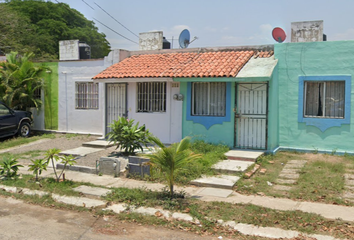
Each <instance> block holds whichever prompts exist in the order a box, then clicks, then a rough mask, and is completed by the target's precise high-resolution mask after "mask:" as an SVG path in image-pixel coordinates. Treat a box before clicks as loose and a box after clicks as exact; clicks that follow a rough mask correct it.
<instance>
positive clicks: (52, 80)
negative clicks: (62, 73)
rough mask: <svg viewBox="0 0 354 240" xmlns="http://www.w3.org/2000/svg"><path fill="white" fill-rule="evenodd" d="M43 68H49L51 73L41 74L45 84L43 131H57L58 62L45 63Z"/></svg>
mask: <svg viewBox="0 0 354 240" xmlns="http://www.w3.org/2000/svg"><path fill="white" fill-rule="evenodd" d="M43 65H44V66H46V67H49V68H50V69H51V72H50V73H48V72H45V73H43V75H42V77H43V79H44V82H45V86H46V88H45V92H44V125H45V129H48V130H57V129H58V62H46V63H43Z"/></svg>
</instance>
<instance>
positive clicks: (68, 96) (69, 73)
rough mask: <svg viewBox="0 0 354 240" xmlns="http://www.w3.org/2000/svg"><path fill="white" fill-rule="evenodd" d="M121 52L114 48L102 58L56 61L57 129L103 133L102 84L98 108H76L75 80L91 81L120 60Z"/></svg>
mask: <svg viewBox="0 0 354 240" xmlns="http://www.w3.org/2000/svg"><path fill="white" fill-rule="evenodd" d="M120 52H121V51H120V50H113V51H111V52H110V53H109V54H108V56H107V57H105V58H104V59H95V60H79V61H65V62H59V64H58V78H59V87H58V89H59V90H58V91H59V109H58V111H59V113H58V121H59V123H58V130H59V131H62V132H73V133H88V134H99V135H102V136H103V135H104V127H105V126H104V125H105V121H104V120H105V117H104V116H105V84H104V83H99V108H98V109H86V110H84V109H75V82H92V78H93V77H94V76H96V75H97V74H98V73H100V72H102V71H103V70H104V69H106V68H107V67H109V66H110V65H112V64H114V63H117V62H119V59H120V57H122V56H121V55H120ZM123 52H124V51H123ZM123 55H124V54H123Z"/></svg>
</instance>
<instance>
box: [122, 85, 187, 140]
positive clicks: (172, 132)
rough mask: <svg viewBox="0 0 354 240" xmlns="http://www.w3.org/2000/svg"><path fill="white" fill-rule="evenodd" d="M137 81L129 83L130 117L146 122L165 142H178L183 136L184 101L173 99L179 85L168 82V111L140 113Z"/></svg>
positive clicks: (150, 129) (141, 122) (136, 120)
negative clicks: (174, 85)
mask: <svg viewBox="0 0 354 240" xmlns="http://www.w3.org/2000/svg"><path fill="white" fill-rule="evenodd" d="M136 86H137V84H136V82H130V83H129V84H128V91H127V92H128V118H129V119H131V118H132V119H134V120H135V122H140V125H142V124H145V125H146V127H147V128H148V129H149V131H150V132H152V133H153V134H154V135H155V136H157V137H158V138H159V139H160V140H161V141H162V142H163V143H173V142H178V141H180V140H181V138H182V101H177V100H173V94H174V93H179V86H178V87H174V88H172V87H171V86H172V82H167V86H166V87H167V96H166V112H164V113H138V112H137V111H136V109H137V106H136V103H137V96H136V92H137V91H136Z"/></svg>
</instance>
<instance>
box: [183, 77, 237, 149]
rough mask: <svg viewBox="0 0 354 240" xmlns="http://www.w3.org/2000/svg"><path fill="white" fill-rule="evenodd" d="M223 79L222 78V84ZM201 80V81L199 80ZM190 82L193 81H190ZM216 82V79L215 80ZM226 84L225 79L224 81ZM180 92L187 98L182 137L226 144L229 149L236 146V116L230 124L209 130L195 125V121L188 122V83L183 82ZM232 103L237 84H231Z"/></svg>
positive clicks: (232, 117)
mask: <svg viewBox="0 0 354 240" xmlns="http://www.w3.org/2000/svg"><path fill="white" fill-rule="evenodd" d="M222 79H223V78H220V82H223V81H222ZM198 80H200V79H198ZM188 81H193V80H192V79H189V80H188ZM214 81H215V79H214ZM224 82H225V79H224ZM180 92H181V93H182V94H183V95H184V96H185V100H184V101H183V118H182V137H186V136H191V137H193V139H202V140H204V141H206V142H210V143H216V144H219V143H221V144H225V145H228V146H229V147H233V145H234V121H235V120H234V119H235V116H234V114H231V117H230V121H229V122H223V124H222V125H221V124H215V125H213V126H211V127H210V128H209V129H206V128H205V127H204V126H203V125H202V124H199V123H194V122H193V121H186V109H187V99H186V98H188V97H190V96H188V95H187V81H186V82H181V85H180ZM231 102H232V103H234V102H235V83H231ZM233 107H234V104H231V108H230V109H226V110H227V111H228V110H229V111H231V112H232V113H233V111H232V110H233Z"/></svg>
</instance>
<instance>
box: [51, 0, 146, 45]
mask: <svg viewBox="0 0 354 240" xmlns="http://www.w3.org/2000/svg"><path fill="white" fill-rule="evenodd" d="M55 1H56V2H57V3H61V2H59V1H57V0H55ZM82 1H83V0H82ZM83 2H85V1H83ZM85 3H86V2H85ZM86 4H87V3H86ZM87 5H88V6H89V7H91V6H90V5H89V4H87ZM91 8H92V7H91ZM92 9H93V8H92ZM69 10H70V11H72V10H71V9H69ZM93 19H94V20H95V21H96V22H99V23H100V24H102V25H103V26H105V27H106V28H108V29H109V30H111V31H112V32H114V33H116V34H118V35H119V36H121V37H122V38H125V39H127V40H128V41H131V42H133V43H136V44H139V43H137V42H135V41H133V40H131V39H129V38H127V37H124V36H123V35H122V34H120V33H118V32H117V31H115V30H113V29H112V28H110V27H108V26H107V25H106V24H104V23H102V22H100V21H98V20H97V19H96V18H93Z"/></svg>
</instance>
